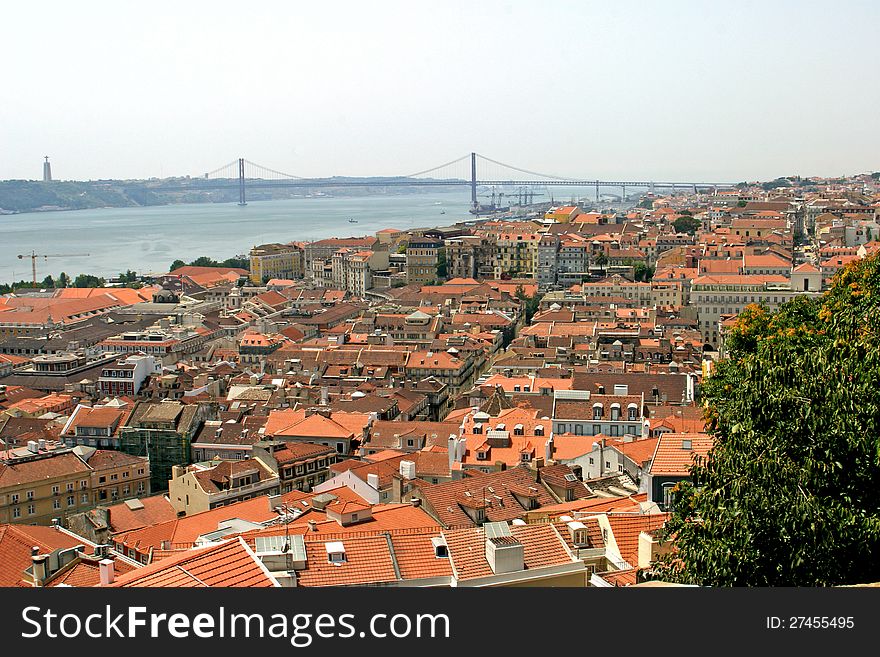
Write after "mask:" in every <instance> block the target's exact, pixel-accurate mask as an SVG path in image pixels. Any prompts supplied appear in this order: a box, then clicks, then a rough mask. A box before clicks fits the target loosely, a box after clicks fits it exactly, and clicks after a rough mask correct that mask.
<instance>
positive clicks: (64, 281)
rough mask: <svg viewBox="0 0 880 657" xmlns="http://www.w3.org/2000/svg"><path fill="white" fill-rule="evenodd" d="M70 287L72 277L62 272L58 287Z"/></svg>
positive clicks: (59, 276)
mask: <svg viewBox="0 0 880 657" xmlns="http://www.w3.org/2000/svg"><path fill="white" fill-rule="evenodd" d="M69 286H70V276H68V275H67V274H65V273H64V272H61V273H60V274H59V275H58V287H69Z"/></svg>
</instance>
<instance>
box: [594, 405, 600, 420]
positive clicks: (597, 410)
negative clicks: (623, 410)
mask: <svg viewBox="0 0 880 657" xmlns="http://www.w3.org/2000/svg"><path fill="white" fill-rule="evenodd" d="M593 419H594V420H601V419H602V404H594V405H593Z"/></svg>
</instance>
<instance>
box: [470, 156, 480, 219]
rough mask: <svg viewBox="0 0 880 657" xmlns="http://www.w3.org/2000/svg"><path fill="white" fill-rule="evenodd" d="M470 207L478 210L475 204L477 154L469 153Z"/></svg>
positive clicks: (477, 205)
mask: <svg viewBox="0 0 880 657" xmlns="http://www.w3.org/2000/svg"><path fill="white" fill-rule="evenodd" d="M471 207H472V208H473V209H474V210H479V209H480V206H479V204H478V203H477V154H476V153H471Z"/></svg>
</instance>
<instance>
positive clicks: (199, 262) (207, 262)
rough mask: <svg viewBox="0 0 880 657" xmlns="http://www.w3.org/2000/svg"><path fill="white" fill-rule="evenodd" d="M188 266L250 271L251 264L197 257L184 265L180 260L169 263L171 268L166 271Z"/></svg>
mask: <svg viewBox="0 0 880 657" xmlns="http://www.w3.org/2000/svg"><path fill="white" fill-rule="evenodd" d="M187 265H189V266H190V267H230V268H235V269H244V270H248V269H250V266H251V263H250V260H249V259H248V258H226V260H222V261H218V260H214V259H213V258H209V257H208V256H199V257H198V258H196V259H195V260H193V261H192V262H189V263H186V262H184V261H183V260H181V259H180V258H178V259H177V260H175V261H174V262H172V263H171V268H170V269H169V270H168V271H174V270H175V269H180V268H181V267H186V266H187Z"/></svg>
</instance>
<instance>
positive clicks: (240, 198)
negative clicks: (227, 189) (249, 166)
mask: <svg viewBox="0 0 880 657" xmlns="http://www.w3.org/2000/svg"><path fill="white" fill-rule="evenodd" d="M238 204H239V205H247V201H246V200H245V197H244V158H243V157H240V158H238Z"/></svg>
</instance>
